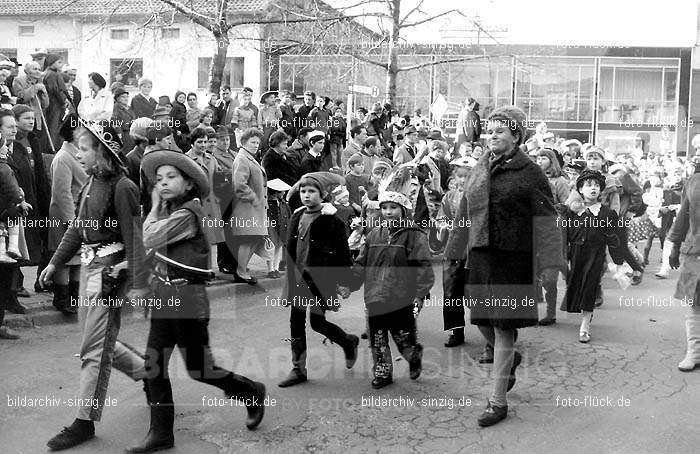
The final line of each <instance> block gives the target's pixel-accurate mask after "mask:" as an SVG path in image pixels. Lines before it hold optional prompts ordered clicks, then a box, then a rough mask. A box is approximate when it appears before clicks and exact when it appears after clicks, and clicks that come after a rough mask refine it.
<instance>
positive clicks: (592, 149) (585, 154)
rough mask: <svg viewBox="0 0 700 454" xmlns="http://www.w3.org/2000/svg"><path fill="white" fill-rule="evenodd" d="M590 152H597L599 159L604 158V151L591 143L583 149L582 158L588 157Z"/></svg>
mask: <svg viewBox="0 0 700 454" xmlns="http://www.w3.org/2000/svg"><path fill="white" fill-rule="evenodd" d="M587 145H590V144H587ZM592 154H597V155H598V156H600V159H605V151H603V150H602V149H600V148H598V147H596V146H593V145H590V146H589V147H588V148H585V151H584V152H583V159H588V156H590V155H592Z"/></svg>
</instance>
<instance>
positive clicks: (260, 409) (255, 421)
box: [245, 382, 265, 430]
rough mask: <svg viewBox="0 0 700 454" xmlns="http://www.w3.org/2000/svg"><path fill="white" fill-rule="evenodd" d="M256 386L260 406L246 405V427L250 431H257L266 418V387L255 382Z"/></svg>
mask: <svg viewBox="0 0 700 454" xmlns="http://www.w3.org/2000/svg"><path fill="white" fill-rule="evenodd" d="M254 385H255V398H257V400H258V405H246V409H247V410H248V418H247V419H246V420H245V426H246V427H247V428H248V430H255V428H256V427H258V426H259V425H260V423H261V422H262V420H263V417H264V416H265V385H264V384H263V383H260V382H254Z"/></svg>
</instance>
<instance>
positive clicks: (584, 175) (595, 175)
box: [576, 169, 605, 192]
mask: <svg viewBox="0 0 700 454" xmlns="http://www.w3.org/2000/svg"><path fill="white" fill-rule="evenodd" d="M586 180H595V181H597V182H598V186H600V190H601V192H602V191H603V189H604V188H605V175H603V174H602V173H600V172H598V171H597V170H591V169H585V170H584V171H583V172H581V175H579V176H578V178H577V179H576V190H577V191H578V190H580V189H581V186H583V182H584V181H586Z"/></svg>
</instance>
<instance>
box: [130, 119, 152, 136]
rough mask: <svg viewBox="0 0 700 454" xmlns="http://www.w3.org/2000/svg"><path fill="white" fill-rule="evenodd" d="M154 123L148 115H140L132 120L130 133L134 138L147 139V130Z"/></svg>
mask: <svg viewBox="0 0 700 454" xmlns="http://www.w3.org/2000/svg"><path fill="white" fill-rule="evenodd" d="M152 124H153V120H152V119H151V118H148V117H140V118H137V119H135V120H134V121H132V122H131V127H130V128H129V135H130V136H131V137H133V138H134V139H141V140H146V131H147V130H148V127H149V126H151V125H152Z"/></svg>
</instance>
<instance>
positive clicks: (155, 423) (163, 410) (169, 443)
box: [124, 380, 175, 453]
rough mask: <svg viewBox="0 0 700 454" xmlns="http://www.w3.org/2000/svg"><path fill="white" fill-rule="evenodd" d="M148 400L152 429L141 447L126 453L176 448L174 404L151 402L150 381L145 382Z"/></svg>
mask: <svg viewBox="0 0 700 454" xmlns="http://www.w3.org/2000/svg"><path fill="white" fill-rule="evenodd" d="M143 390H144V391H145V393H146V400H147V401H148V403H149V405H150V406H151V427H150V429H149V430H148V433H147V434H146V438H144V439H143V441H142V442H141V444H140V445H138V446H133V447H131V448H128V449H126V450H125V451H124V452H126V453H146V452H155V451H160V450H163V449H169V448H172V447H173V446H175V435H174V434H173V425H174V424H175V406H174V405H173V404H172V403H167V404H158V403H153V402H151V394H150V392H149V386H148V381H147V380H144V381H143Z"/></svg>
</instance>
